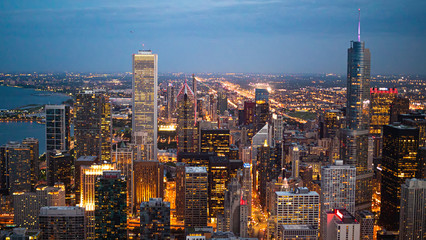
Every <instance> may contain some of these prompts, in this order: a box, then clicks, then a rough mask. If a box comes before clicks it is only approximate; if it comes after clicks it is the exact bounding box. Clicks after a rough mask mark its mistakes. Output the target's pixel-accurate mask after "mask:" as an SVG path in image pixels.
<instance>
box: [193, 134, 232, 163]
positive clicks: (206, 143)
mask: <svg viewBox="0 0 426 240" xmlns="http://www.w3.org/2000/svg"><path fill="white" fill-rule="evenodd" d="M229 137H230V135H229V129H214V130H203V129H202V130H201V134H200V143H201V144H200V152H209V153H217V155H218V156H227V157H228V156H229V140H230V139H229Z"/></svg>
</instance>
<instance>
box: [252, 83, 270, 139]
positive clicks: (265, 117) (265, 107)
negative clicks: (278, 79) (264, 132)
mask: <svg viewBox="0 0 426 240" xmlns="http://www.w3.org/2000/svg"><path fill="white" fill-rule="evenodd" d="M255 100H256V108H255V114H254V116H255V117H254V120H255V129H256V131H259V130H260V129H262V128H263V126H265V124H266V123H267V122H269V92H268V90H267V89H260V88H256V90H255Z"/></svg>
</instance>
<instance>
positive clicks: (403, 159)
mask: <svg viewBox="0 0 426 240" xmlns="http://www.w3.org/2000/svg"><path fill="white" fill-rule="evenodd" d="M418 148H419V129H418V128H412V127H408V126H404V125H399V124H396V125H386V126H384V127H383V159H382V183H381V209H380V222H381V223H382V225H383V227H384V228H385V229H386V230H388V231H397V230H398V223H399V208H400V197H401V195H400V194H401V184H403V183H404V182H405V180H406V179H410V178H414V177H416V174H417V175H418V174H419V173H420V172H421V167H422V166H421V164H420V163H419V162H417V160H416V157H417V150H418Z"/></svg>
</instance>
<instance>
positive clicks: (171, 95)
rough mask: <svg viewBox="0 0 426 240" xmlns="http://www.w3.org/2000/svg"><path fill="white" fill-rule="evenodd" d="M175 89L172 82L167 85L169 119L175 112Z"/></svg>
mask: <svg viewBox="0 0 426 240" xmlns="http://www.w3.org/2000/svg"><path fill="white" fill-rule="evenodd" d="M175 106H176V104H175V89H174V87H173V84H172V83H169V85H168V86H167V119H169V121H170V120H171V119H172V117H173V113H174V111H175Z"/></svg>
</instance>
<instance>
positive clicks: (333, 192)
mask: <svg viewBox="0 0 426 240" xmlns="http://www.w3.org/2000/svg"><path fill="white" fill-rule="evenodd" d="M355 180H356V168H355V167H354V166H350V165H343V161H342V160H337V161H336V163H335V164H334V165H329V166H325V167H322V168H321V235H323V234H325V231H326V230H327V226H326V224H327V219H326V217H327V213H326V212H327V211H332V210H334V209H337V208H345V209H347V211H348V212H349V213H351V214H355Z"/></svg>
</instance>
